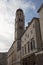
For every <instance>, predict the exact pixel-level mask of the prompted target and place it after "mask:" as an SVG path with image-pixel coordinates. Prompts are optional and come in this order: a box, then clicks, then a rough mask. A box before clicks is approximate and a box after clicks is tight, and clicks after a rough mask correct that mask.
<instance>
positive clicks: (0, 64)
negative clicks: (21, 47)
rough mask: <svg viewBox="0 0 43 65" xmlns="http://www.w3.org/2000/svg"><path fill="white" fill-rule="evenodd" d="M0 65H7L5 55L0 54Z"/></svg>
mask: <svg viewBox="0 0 43 65" xmlns="http://www.w3.org/2000/svg"><path fill="white" fill-rule="evenodd" d="M0 65H7V53H0Z"/></svg>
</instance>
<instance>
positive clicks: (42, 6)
mask: <svg viewBox="0 0 43 65" xmlns="http://www.w3.org/2000/svg"><path fill="white" fill-rule="evenodd" d="M42 8H43V3H42V5H41V6H40V8H39V9H38V11H37V12H39V11H40V10H41V9H42Z"/></svg>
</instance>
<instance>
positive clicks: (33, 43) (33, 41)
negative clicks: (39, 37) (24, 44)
mask: <svg viewBox="0 0 43 65" xmlns="http://www.w3.org/2000/svg"><path fill="white" fill-rule="evenodd" d="M30 44H31V50H34V49H35V40H34V38H32V39H31V42H30Z"/></svg>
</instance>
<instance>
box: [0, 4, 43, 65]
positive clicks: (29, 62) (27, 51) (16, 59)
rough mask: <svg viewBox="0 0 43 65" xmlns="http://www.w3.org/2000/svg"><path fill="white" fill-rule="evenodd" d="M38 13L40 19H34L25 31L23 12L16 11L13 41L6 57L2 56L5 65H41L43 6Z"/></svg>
mask: <svg viewBox="0 0 43 65" xmlns="http://www.w3.org/2000/svg"><path fill="white" fill-rule="evenodd" d="M38 13H39V16H40V18H36V17H34V18H33V19H32V20H31V22H29V23H28V26H27V27H26V29H25V16H24V12H23V10H22V9H17V11H16V17H15V41H14V42H13V44H12V46H11V47H10V49H9V51H8V53H7V56H6V55H4V58H5V56H6V58H5V59H7V62H6V64H7V65H43V4H42V5H41V7H40V8H39V9H38ZM2 56H3V55H2ZM0 58H1V60H0V62H1V63H3V59H2V57H0ZM4 62H5V61H4ZM0 65H3V64H0ZM4 65H5V64H4Z"/></svg>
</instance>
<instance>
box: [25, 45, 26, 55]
mask: <svg viewBox="0 0 43 65" xmlns="http://www.w3.org/2000/svg"><path fill="white" fill-rule="evenodd" d="M25 54H26V45H25Z"/></svg>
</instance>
